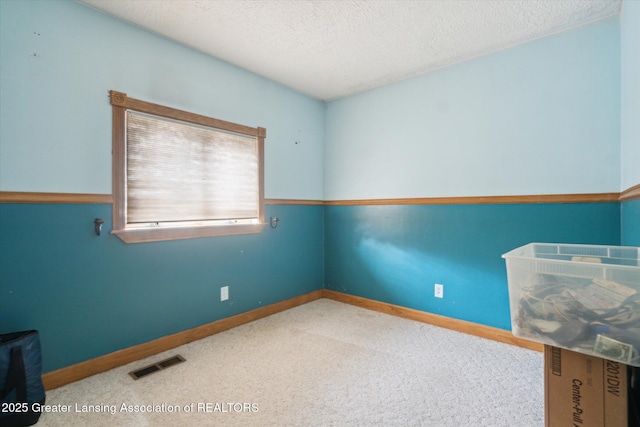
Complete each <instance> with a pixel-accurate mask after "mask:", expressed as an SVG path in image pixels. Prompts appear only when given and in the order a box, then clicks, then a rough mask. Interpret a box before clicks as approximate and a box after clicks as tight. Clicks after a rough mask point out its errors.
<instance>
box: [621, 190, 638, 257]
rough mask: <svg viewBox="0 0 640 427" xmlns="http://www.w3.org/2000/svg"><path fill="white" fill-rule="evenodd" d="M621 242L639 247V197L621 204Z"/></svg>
mask: <svg viewBox="0 0 640 427" xmlns="http://www.w3.org/2000/svg"><path fill="white" fill-rule="evenodd" d="M621 211H622V215H621V222H622V244H623V245H625V246H638V247H640V199H637V200H629V201H627V202H622V204H621Z"/></svg>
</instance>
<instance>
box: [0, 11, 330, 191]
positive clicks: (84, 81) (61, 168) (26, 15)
mask: <svg viewBox="0 0 640 427" xmlns="http://www.w3.org/2000/svg"><path fill="white" fill-rule="evenodd" d="M0 43H1V46H0V47H1V49H0V88H1V92H2V97H1V100H0V121H1V123H2V125H1V126H0V190H1V191H35V192H62V193H96V194H110V193H111V106H110V104H109V98H108V96H107V94H108V91H109V90H111V89H113V90H117V91H121V92H125V93H127V94H128V95H129V96H130V97H132V98H137V99H142V100H145V101H149V102H154V103H158V104H163V105H167V106H170V107H174V108H179V109H182V110H187V111H191V112H194V113H198V114H202V115H207V116H211V117H215V118H218V119H223V120H227V121H231V122H236V123H241V124H244V125H247V126H252V127H257V126H260V127H265V128H266V129H267V139H266V141H265V163H266V165H265V193H266V194H265V195H266V197H267V198H285V199H321V198H322V194H323V190H322V185H323V183H322V173H323V171H322V154H323V153H322V144H323V138H324V121H323V118H324V106H323V104H322V103H321V102H320V101H317V100H315V99H312V98H310V97H307V96H304V95H301V94H299V93H297V92H295V91H293V90H291V89H288V88H285V87H283V86H281V85H279V84H277V83H274V82H272V81H270V80H267V79H264V78H261V77H258V76H256V75H254V74H252V73H249V72H246V71H244V70H241V69H239V68H237V67H234V66H231V65H229V64H227V63H224V62H222V61H219V60H216V59H214V58H211V57H209V56H206V55H204V54H202V53H199V52H197V51H195V50H192V49H189V48H186V47H184V46H181V45H178V44H177V43H174V42H171V41H169V40H167V39H164V38H162V37H159V36H157V35H154V34H151V33H149V32H146V31H144V30H142V29H140V28H138V27H135V26H132V25H129V24H127V23H124V22H123V21H119V20H117V19H115V18H112V17H110V16H108V15H106V14H103V13H101V12H98V11H96V10H94V9H92V8H90V7H88V6H85V5H83V4H79V3H76V2H73V1H55V2H50V1H25V2H18V1H15V2H13V1H12V2H8V1H0ZM276 60H277V59H276Z"/></svg>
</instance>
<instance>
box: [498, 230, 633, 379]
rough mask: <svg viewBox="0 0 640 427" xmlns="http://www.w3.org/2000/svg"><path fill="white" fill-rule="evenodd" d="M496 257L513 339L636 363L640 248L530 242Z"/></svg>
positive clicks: (628, 363) (629, 363)
mask: <svg viewBox="0 0 640 427" xmlns="http://www.w3.org/2000/svg"><path fill="white" fill-rule="evenodd" d="M502 257H503V258H504V259H505V260H506V264H507V278H508V281H509V303H510V308H511V327H512V332H513V334H514V335H515V336H517V337H520V338H524V339H528V340H531V341H537V342H540V343H543V344H549V345H552V346H556V347H562V348H566V349H568V350H572V351H577V352H580V353H586V354H592V355H594V356H597V357H601V358H604V359H609V360H615V361H618V362H622V363H625V364H627V365H632V366H640V248H637V247H630V246H600V245H569V244H552V243H530V244H528V245H525V246H522V247H519V248H517V249H514V250H512V251H510V252H507V253H506V254H504V255H503V256H502Z"/></svg>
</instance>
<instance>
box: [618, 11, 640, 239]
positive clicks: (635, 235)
mask: <svg viewBox="0 0 640 427" xmlns="http://www.w3.org/2000/svg"><path fill="white" fill-rule="evenodd" d="M620 62H621V67H620V68H621V86H622V99H621V103H622V114H621V120H620V128H621V134H620V136H621V145H622V148H621V152H622V177H621V182H622V188H621V189H622V190H623V191H624V190H627V189H628V188H631V187H633V186H635V185H640V120H639V118H640V79H639V78H638V76H640V2H638V1H628V0H627V1H625V2H624V3H623V6H622V12H621V14H620ZM621 220H622V243H623V244H625V245H630V246H640V200H632V201H628V202H623V203H622V218H621Z"/></svg>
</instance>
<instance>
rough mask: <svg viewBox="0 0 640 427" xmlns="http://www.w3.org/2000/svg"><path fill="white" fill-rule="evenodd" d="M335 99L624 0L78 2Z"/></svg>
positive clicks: (593, 14)
mask: <svg viewBox="0 0 640 427" xmlns="http://www.w3.org/2000/svg"><path fill="white" fill-rule="evenodd" d="M81 1H82V2H83V3H85V4H88V5H90V6H93V7H95V8H97V9H100V10H102V11H104V12H106V13H109V14H111V15H115V16H117V17H119V18H121V19H124V20H126V21H129V22H132V23H134V24H137V25H139V26H140V27H143V28H146V29H148V30H150V31H152V32H155V33H158V34H161V35H163V36H165V37H167V38H169V39H173V40H175V41H177V42H180V43H182V44H185V45H187V46H190V47H192V48H195V49H197V50H200V51H202V52H205V53H207V54H209V55H211V56H214V57H216V58H219V59H222V60H224V61H226V62H229V63H231V64H234V65H236V66H238V67H241V68H244V69H246V70H249V71H252V72H254V73H256V74H259V75H261V76H264V77H267V78H269V79H271V80H275V81H277V82H280V83H282V84H284V85H286V86H289V87H291V88H293V89H296V90H298V91H300V92H302V93H305V94H308V95H311V96H313V97H315V98H318V99H321V100H331V99H335V98H339V97H342V96H346V95H351V94H354V93H358V92H362V91H365V90H368V89H372V88H374V87H378V86H382V85H385V84H389V83H392V82H395V81H398V80H402V79H405V78H408V77H412V76H416V75H419V74H423V73H426V72H429V71H431V70H434V69H437V68H442V67H445V66H447V65H450V64H454V63H457V62H461V61H464V60H466V59H470V58H473V57H477V56H479V55H483V54H486V53H489V52H494V51H497V50H500V49H504V48H507V47H510V46H514V45H517V44H520V43H524V42H527V41H529V40H533V39H536V38H539V37H543V36H546V35H549V34H553V33H556V32H559V31H563V30H566V29H569V28H572V27H576V26H579V25H583V24H586V23H589V22H593V21H597V20H600V19H603V18H606V17H609V16H613V15H616V14H618V13H619V12H620V8H621V6H622V0H575V1H573V0H422V1H411V0H338V1H334V0H298V1H293V0H285V1H281V0H262V1H256V0H252V1H247V0H230V1H227V0H81Z"/></svg>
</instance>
